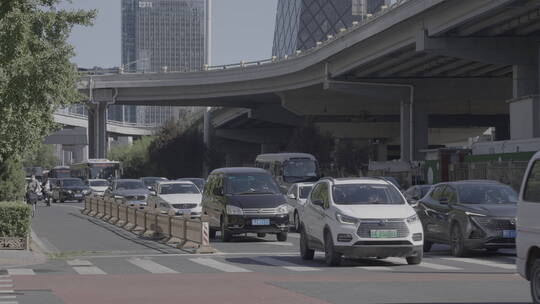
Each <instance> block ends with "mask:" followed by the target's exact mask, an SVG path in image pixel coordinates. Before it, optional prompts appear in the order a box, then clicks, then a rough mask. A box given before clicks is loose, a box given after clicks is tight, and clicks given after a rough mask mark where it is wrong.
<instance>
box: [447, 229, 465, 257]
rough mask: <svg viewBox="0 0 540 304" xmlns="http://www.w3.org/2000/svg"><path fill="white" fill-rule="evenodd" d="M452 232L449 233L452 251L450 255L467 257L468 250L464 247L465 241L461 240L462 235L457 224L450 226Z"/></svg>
mask: <svg viewBox="0 0 540 304" xmlns="http://www.w3.org/2000/svg"><path fill="white" fill-rule="evenodd" d="M451 231H452V232H451V233H450V248H451V249H452V255H453V256H455V257H464V256H467V253H468V250H467V248H466V247H465V241H464V239H463V233H461V228H460V227H459V224H457V223H456V224H454V225H452V230H451Z"/></svg>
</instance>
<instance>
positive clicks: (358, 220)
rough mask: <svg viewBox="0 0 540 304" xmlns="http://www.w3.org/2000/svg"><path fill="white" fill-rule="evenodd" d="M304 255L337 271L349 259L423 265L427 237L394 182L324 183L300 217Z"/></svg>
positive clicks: (313, 192) (356, 180)
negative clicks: (321, 257) (319, 254)
mask: <svg viewBox="0 0 540 304" xmlns="http://www.w3.org/2000/svg"><path fill="white" fill-rule="evenodd" d="M300 221H301V227H300V254H301V256H302V258H303V259H304V260H312V259H313V256H314V253H315V250H321V251H324V253H325V258H326V263H327V264H328V265H329V266H337V265H339V264H340V263H341V258H342V256H343V255H346V256H348V257H361V258H364V257H379V258H386V257H404V258H406V260H407V263H408V264H411V265H415V264H420V263H421V261H422V257H423V254H424V252H423V244H424V242H423V239H424V233H423V230H422V224H421V223H420V220H419V218H418V216H417V215H416V213H415V211H414V209H413V208H412V207H411V206H410V205H409V204H408V203H407V201H406V200H405V198H404V197H403V195H402V194H401V192H400V191H399V190H398V189H397V188H396V187H395V186H394V185H392V184H391V183H390V182H388V181H385V180H383V179H377V178H351V179H332V178H324V179H322V180H320V181H319V182H317V183H316V184H315V185H314V186H313V190H311V193H310V195H309V197H308V200H307V202H306V205H305V206H304V211H303V212H302V213H301V214H300Z"/></svg>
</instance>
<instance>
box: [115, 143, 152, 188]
mask: <svg viewBox="0 0 540 304" xmlns="http://www.w3.org/2000/svg"><path fill="white" fill-rule="evenodd" d="M154 140H155V137H152V136H145V137H142V138H141V139H139V140H136V141H134V142H133V145H131V146H130V145H121V146H116V147H113V148H112V149H111V150H110V151H109V158H110V159H111V160H117V161H120V162H121V164H122V169H123V174H122V175H123V177H126V178H139V177H141V176H150V175H155V174H156V169H155V168H154V164H152V163H151V162H150V158H149V148H150V145H151V144H152V142H153V141H154Z"/></svg>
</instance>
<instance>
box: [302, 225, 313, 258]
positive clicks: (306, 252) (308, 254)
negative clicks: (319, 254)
mask: <svg viewBox="0 0 540 304" xmlns="http://www.w3.org/2000/svg"><path fill="white" fill-rule="evenodd" d="M300 256H301V257H302V260H306V261H310V260H313V257H314V256H315V250H313V249H309V244H308V238H307V234H306V230H305V229H304V228H303V227H302V225H300Z"/></svg>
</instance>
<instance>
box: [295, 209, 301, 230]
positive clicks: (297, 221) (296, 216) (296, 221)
mask: <svg viewBox="0 0 540 304" xmlns="http://www.w3.org/2000/svg"><path fill="white" fill-rule="evenodd" d="M294 231H296V232H300V216H299V215H298V211H295V212H294Z"/></svg>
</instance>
